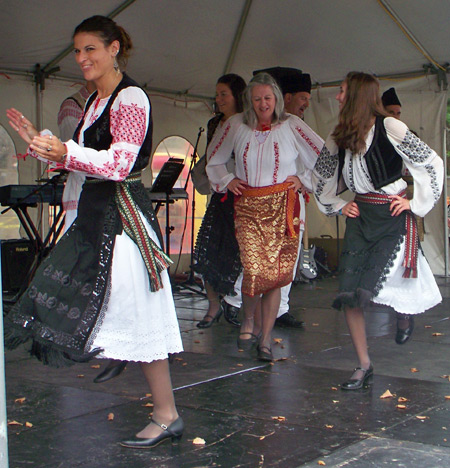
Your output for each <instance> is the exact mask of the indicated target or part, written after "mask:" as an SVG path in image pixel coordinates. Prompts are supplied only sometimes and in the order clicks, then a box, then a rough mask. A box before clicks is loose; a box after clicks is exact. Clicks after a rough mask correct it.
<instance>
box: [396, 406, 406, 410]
mask: <svg viewBox="0 0 450 468" xmlns="http://www.w3.org/2000/svg"><path fill="white" fill-rule="evenodd" d="M397 408H398V409H406V405H397Z"/></svg>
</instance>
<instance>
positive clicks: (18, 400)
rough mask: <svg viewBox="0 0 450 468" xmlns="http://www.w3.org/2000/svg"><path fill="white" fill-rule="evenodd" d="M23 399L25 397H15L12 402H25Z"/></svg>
mask: <svg viewBox="0 0 450 468" xmlns="http://www.w3.org/2000/svg"><path fill="white" fill-rule="evenodd" d="M25 400H26V398H25V397H21V398H16V399H15V400H14V403H20V404H22V403H25Z"/></svg>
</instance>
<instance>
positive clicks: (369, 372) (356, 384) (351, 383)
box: [341, 364, 373, 390]
mask: <svg viewBox="0 0 450 468" xmlns="http://www.w3.org/2000/svg"><path fill="white" fill-rule="evenodd" d="M356 371H362V376H361V378H360V379H349V380H347V382H344V383H343V384H342V385H341V390H359V389H360V388H363V387H367V386H368V384H369V379H370V378H371V377H372V376H373V366H372V364H370V366H369V368H368V369H362V368H361V367H357V368H356V369H355V370H354V372H353V373H355V372H356Z"/></svg>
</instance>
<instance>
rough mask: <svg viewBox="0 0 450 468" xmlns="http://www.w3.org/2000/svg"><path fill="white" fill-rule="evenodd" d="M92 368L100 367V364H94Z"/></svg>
mask: <svg viewBox="0 0 450 468" xmlns="http://www.w3.org/2000/svg"><path fill="white" fill-rule="evenodd" d="M91 369H100V364H94V365H93V366H91Z"/></svg>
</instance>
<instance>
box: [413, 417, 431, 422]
mask: <svg viewBox="0 0 450 468" xmlns="http://www.w3.org/2000/svg"><path fill="white" fill-rule="evenodd" d="M416 418H417V419H420V420H421V421H423V420H424V419H430V417H429V416H416Z"/></svg>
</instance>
